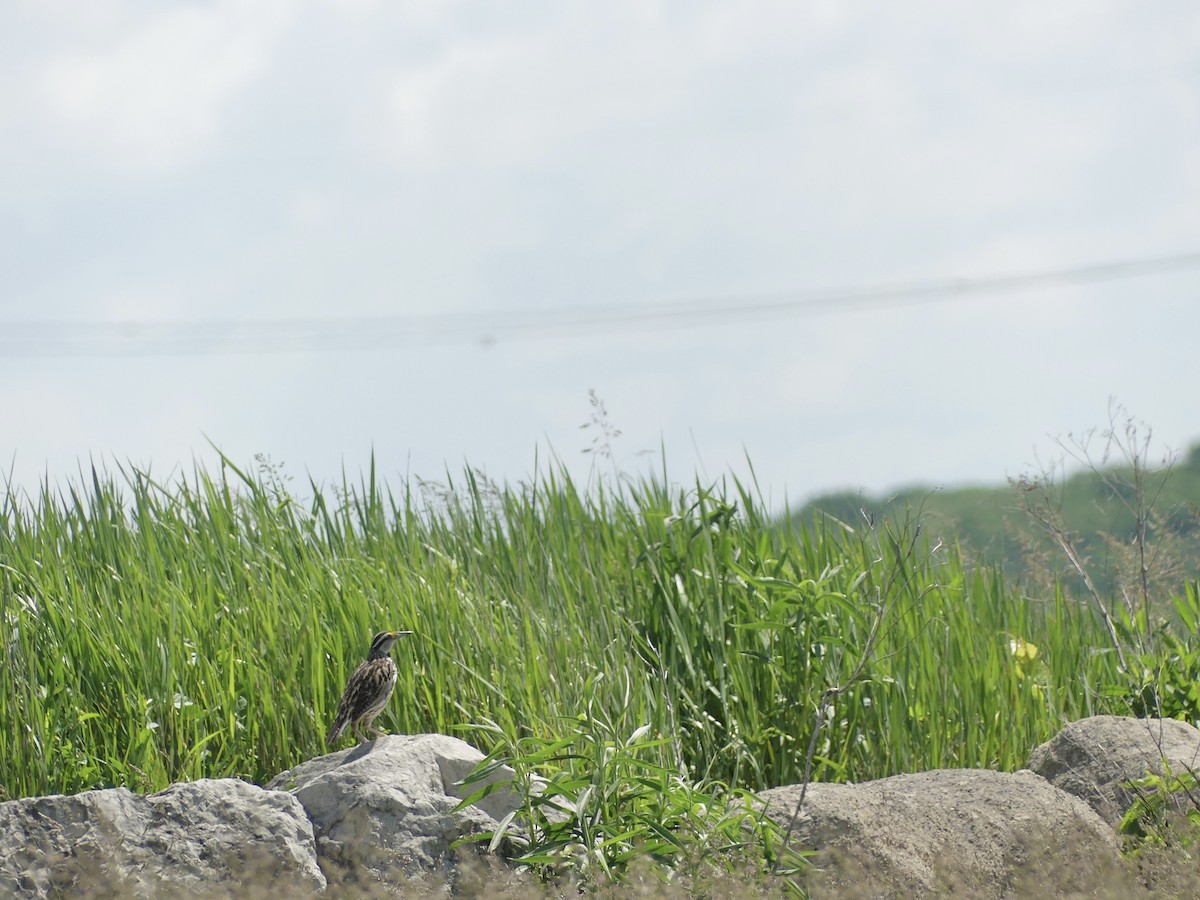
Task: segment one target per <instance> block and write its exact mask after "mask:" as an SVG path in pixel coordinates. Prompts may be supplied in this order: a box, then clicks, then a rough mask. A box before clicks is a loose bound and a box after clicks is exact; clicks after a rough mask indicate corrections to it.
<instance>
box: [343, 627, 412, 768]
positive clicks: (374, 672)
mask: <svg viewBox="0 0 1200 900" xmlns="http://www.w3.org/2000/svg"><path fill="white" fill-rule="evenodd" d="M406 634H412V632H411V631H381V632H379V634H377V635H375V637H374V638H373V639H372V641H371V649H370V650H369V651H368V652H367V659H366V662H364V663H363V664H362V665H360V666H359V667H358V668H357V669H355V670H354V672H353V673H352V674H351V675H350V680H349V681H347V682H346V690H345V691H344V692H343V693H342V700H341V702H340V703H339V704H338V709H337V715H336V716H334V717H333V725H331V726H330V727H329V734H328V735H326V737H325V743H326V744H330V745H332V744H333V743H334V741H336V740H337V739H338V738H340V737H341V736H342V734H343V732H345V730H346V727H347V726H349V727H350V730H351V731H353V732H354V734H355V736H356V737H357V738H358V739H359V741H360V742H361V741H362V740H363V735H362V734H361V733H360V732H359V728H366V729H367V730H368V731H370V732H371V734H373V735H375V736H376V737H380V736H381V735H382V734H383V732H382V731H380V730H379V729H378V728H373V727H372V726H371V720H372V719H374V718H375V717H376V716H377V715H379V714H380V713H381V712H383V708H384V707H385V706H387V702H388V700H389V699H391V696H392V688H394V687H395V686H396V663H395V662H393V661H392V658H391V657H390V656H389V655H388V654H389V653H390V652H391V650H392V644H394V643H396V641H397V640H398V639H399V638H400V637H402V636H403V635H406Z"/></svg>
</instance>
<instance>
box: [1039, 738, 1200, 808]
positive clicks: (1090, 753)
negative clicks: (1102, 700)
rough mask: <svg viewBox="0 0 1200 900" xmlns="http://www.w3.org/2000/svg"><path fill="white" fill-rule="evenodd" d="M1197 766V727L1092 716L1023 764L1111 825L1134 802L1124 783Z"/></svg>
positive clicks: (1199, 758) (1199, 757) (1199, 761)
mask: <svg viewBox="0 0 1200 900" xmlns="http://www.w3.org/2000/svg"><path fill="white" fill-rule="evenodd" d="M1164 758H1165V759H1166V760H1167V762H1168V763H1169V764H1170V767H1171V769H1172V771H1173V772H1175V773H1176V774H1179V773H1183V772H1186V771H1188V770H1189V769H1190V770H1192V771H1195V770H1196V769H1197V767H1198V766H1200V731H1197V730H1196V729H1195V728H1193V727H1192V726H1191V725H1189V724H1187V723H1186V722H1180V721H1178V720H1176V719H1132V718H1125V717H1121V716H1092V717H1090V718H1087V719H1080V720H1079V721H1077V722H1072V723H1071V724H1070V725H1067V726H1066V727H1065V728H1063V730H1062V731H1060V732H1059V733H1058V734H1056V735H1055V736H1054V737H1053V738H1051V739H1050V740H1049V741H1047V742H1046V743H1044V744H1042V745H1041V746H1040V747H1038V748H1037V749H1035V750H1034V751H1033V753H1031V754H1030V755H1029V762H1028V766H1029V768H1030V769H1032V770H1033V771H1034V772H1037V774H1039V775H1041V776H1042V777H1043V778H1045V779H1046V780H1047V781H1049V782H1050V783H1051V784H1053V785H1055V786H1056V787H1058V788H1061V789H1062V790H1064V791H1066V792H1067V793H1069V794H1074V795H1075V796H1076V797H1079V798H1081V799H1082V800H1084V801H1086V802H1087V804H1088V805H1089V806H1091V808H1092V809H1094V810H1095V811H1096V812H1097V813H1099V814H1100V817H1101V818H1103V819H1104V820H1105V821H1106V822H1108V824H1109V825H1110V826H1113V827H1116V826H1117V825H1118V824H1120V821H1121V817H1122V816H1123V815H1124V814H1125V813H1126V811H1128V809H1129V807H1130V806H1132V805H1133V802H1134V800H1135V799H1136V793H1135V792H1134V791H1132V790H1131V789H1129V788H1126V787H1124V786H1123V785H1125V784H1126V783H1128V782H1130V781H1135V780H1137V779H1139V778H1141V777H1142V776H1143V775H1145V774H1146V771H1147V770H1151V771H1154V772H1156V773H1158V774H1160V775H1161V774H1163V759H1164Z"/></svg>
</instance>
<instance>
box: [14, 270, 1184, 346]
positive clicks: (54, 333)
mask: <svg viewBox="0 0 1200 900" xmlns="http://www.w3.org/2000/svg"><path fill="white" fill-rule="evenodd" d="M1196 268H1200V251H1197V252H1192V253H1183V254H1177V255H1174V256H1159V257H1153V258H1143V259H1134V260H1123V261H1118V262H1108V263H1100V264H1096V265H1089V266H1079V267H1075V268H1062V269H1051V270H1043V271H1038V272H1024V273H1019V274H1011V275H997V276H991V277H985V278H949V279H940V280H934V281H919V282H909V283H905V284H893V285H882V286H876V287H857V288H842V289H834V290H825V291H793V292H786V293H773V294H752V295H744V296H740V297H737V296H726V297H716V298H707V299H705V298H700V299H695V300H691V301H688V302H674V303H650V304H643V305H640V306H639V305H631V304H624V305H609V306H584V307H567V308H558V309H538V308H523V309H508V310H499V311H477V312H461V313H445V314H431V315H398V316H346V317H337V318H333V317H331V318H281V319H241V320H239V319H214V320H209V321H191V322H186V321H184V322H179V321H176V322H167V321H162V322H155V321H151V320H142V321H137V320H126V321H103V320H96V321H75V322H64V321H50V320H37V321H30V320H27V321H19V320H9V321H6V322H0V357H52V356H139V355H155V354H169V355H177V354H194V355H209V354H216V353H280V352H289V351H335V350H360V349H377V348H389V347H397V346H403V345H408V344H414V343H419V344H436V343H449V342H456V341H458V342H460V341H464V340H469V341H482V342H485V343H487V342H491V341H495V340H500V339H509V340H511V339H528V338H538V337H556V336H563V335H569V334H576V333H593V332H596V331H599V330H607V331H621V330H628V329H629V328H631V327H639V328H663V327H668V326H673V327H691V326H696V325H702V324H711V323H717V322H721V321H726V320H731V319H732V320H737V321H739V322H740V321H745V320H748V319H762V318H769V317H776V316H779V317H782V316H793V317H796V316H813V315H823V314H829V313H835V312H852V311H857V310H863V309H869V308H878V307H885V306H891V307H895V306H919V305H925V304H931V303H944V302H947V301H950V300H953V299H955V298H960V297H967V296H973V295H987V294H1001V293H1014V292H1018V291H1027V290H1033V289H1037V288H1045V287H1053V286H1059V285H1070V284H1092V283H1098V282H1105V281H1115V280H1118V279H1125V278H1138V277H1145V276H1148V275H1155V274H1160V273H1163V272H1171V271H1182V270H1188V269H1196Z"/></svg>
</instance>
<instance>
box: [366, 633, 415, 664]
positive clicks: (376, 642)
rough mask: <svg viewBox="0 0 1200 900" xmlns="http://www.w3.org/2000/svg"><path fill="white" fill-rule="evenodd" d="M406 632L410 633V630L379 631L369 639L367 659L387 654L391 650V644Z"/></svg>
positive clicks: (378, 657)
mask: <svg viewBox="0 0 1200 900" xmlns="http://www.w3.org/2000/svg"><path fill="white" fill-rule="evenodd" d="M406 634H412V632H411V631H381V632H379V634H377V635H375V637H374V638H373V639H372V640H371V650H370V652H369V653H368V654H367V659H382V658H383V657H385V656H387V655H388V653H390V652H391V650H392V644H394V643H396V641H398V640H400V638H402V637H404V636H405V635H406Z"/></svg>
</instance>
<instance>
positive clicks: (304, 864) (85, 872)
mask: <svg viewBox="0 0 1200 900" xmlns="http://www.w3.org/2000/svg"><path fill="white" fill-rule="evenodd" d="M324 889H325V878H324V876H323V875H322V873H321V870H320V868H319V867H318V865H317V856H316V844H315V841H314V840H313V830H312V825H311V823H310V822H309V820H308V818H307V816H305V814H304V809H303V808H302V807H301V806H300V804H299V803H298V802H297V801H296V798H294V797H293V796H291V795H290V794H288V793H285V792H283V791H265V790H263V789H262V788H260V787H256V786H255V785H252V784H248V783H247V782H244V781H238V780H236V779H233V778H223V779H219V780H211V779H206V780H202V781H194V782H191V783H186V784H175V785H172V786H171V787H169V788H167V789H166V790H165V791H161V792H159V793H157V794H149V795H142V794H134V793H132V792H131V791H129V790H127V789H125V788H112V789H110V790H98V791H86V792H84V793H81V794H75V795H73V796H62V795H55V796H49V797H33V798H28V799H24V800H11V801H9V802H7V803H0V896H5V897H61V896H84V897H93V896H106V897H129V896H144V897H161V896H165V895H167V894H176V895H177V896H191V895H199V894H202V895H204V896H214V895H220V896H241V895H248V896H273V895H276V894H278V893H284V892H286V893H290V894H292V895H300V896H303V895H307V894H313V893H317V892H320V891H323V890H324Z"/></svg>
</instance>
